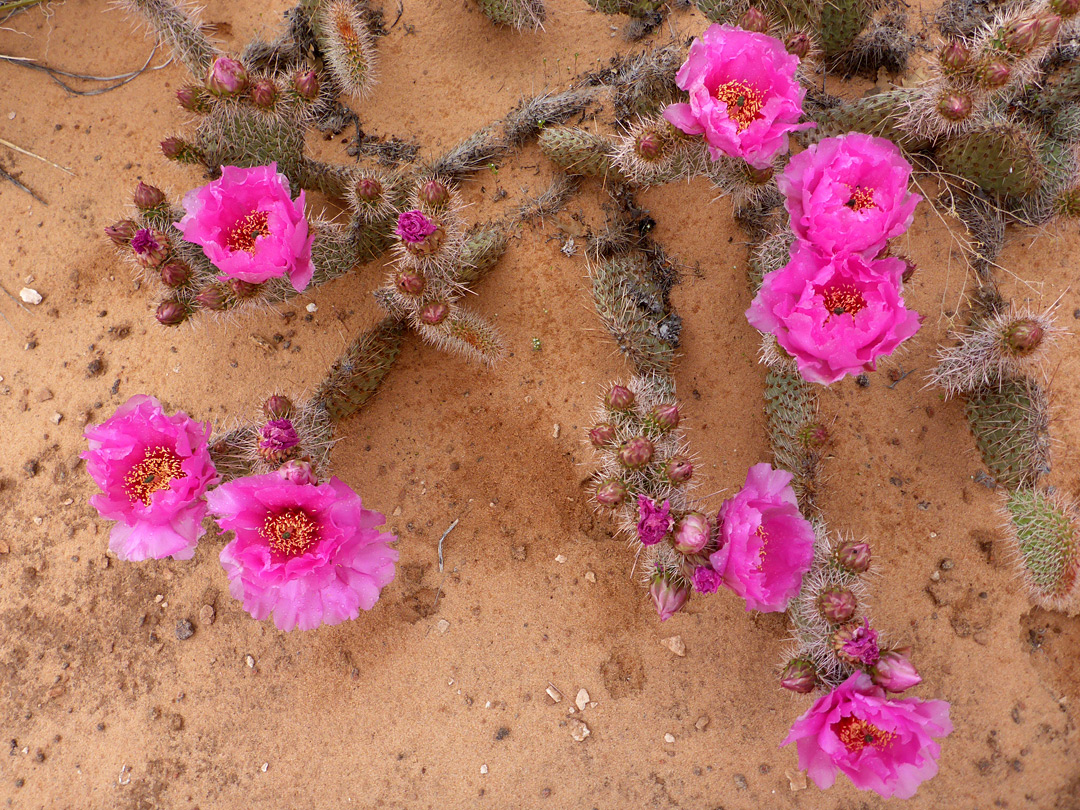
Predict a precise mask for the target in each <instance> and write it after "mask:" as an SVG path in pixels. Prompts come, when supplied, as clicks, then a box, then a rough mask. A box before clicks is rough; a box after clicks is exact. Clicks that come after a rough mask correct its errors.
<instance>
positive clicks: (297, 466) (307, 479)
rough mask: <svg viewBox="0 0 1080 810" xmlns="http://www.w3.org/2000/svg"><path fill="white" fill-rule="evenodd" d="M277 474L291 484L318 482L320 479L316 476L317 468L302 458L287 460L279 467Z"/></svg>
mask: <svg viewBox="0 0 1080 810" xmlns="http://www.w3.org/2000/svg"><path fill="white" fill-rule="evenodd" d="M277 474H278V475H280V476H281V477H282V478H284V479H285V480H286V481H288V482H289V483H291V484H301V485H303V484H317V483H319V479H318V478H316V477H315V470H313V469H312V468H311V464H310V463H309V462H307V461H303V460H301V459H292V460H291V461H286V462H285V463H284V464H282V465H281V466H280V467H278V469H277Z"/></svg>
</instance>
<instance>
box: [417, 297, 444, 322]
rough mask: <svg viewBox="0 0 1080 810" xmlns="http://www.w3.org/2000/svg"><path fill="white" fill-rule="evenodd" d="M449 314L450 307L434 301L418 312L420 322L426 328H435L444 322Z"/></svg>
mask: <svg viewBox="0 0 1080 810" xmlns="http://www.w3.org/2000/svg"><path fill="white" fill-rule="evenodd" d="M449 314H450V307H448V306H447V305H446V304H440V303H439V302H437V301H435V302H433V303H430V304H428V305H427V306H425V307H424V308H423V309H421V310H420V320H421V321H423V322H424V323H426V324H427V325H428V326H436V325H437V324H440V323H442V322H443V321H445V320H446V316H447V315H449Z"/></svg>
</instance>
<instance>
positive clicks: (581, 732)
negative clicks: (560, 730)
mask: <svg viewBox="0 0 1080 810" xmlns="http://www.w3.org/2000/svg"><path fill="white" fill-rule="evenodd" d="M591 733H592V732H591V731H589V727H588V726H587V725H585V724H584V723H583V722H582V721H581V720H571V721H570V736H571V737H573V738H574V739H575V740H576V741H577V742H584V741H585V738H586V737H588V736H589V735H590V734H591Z"/></svg>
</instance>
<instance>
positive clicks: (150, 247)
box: [131, 228, 169, 267]
mask: <svg viewBox="0 0 1080 810" xmlns="http://www.w3.org/2000/svg"><path fill="white" fill-rule="evenodd" d="M131 250H132V252H133V253H134V254H135V261H137V262H138V263H139V265H140V266H142V267H157V266H158V265H160V264H161V263H162V262H163V261H165V257H166V256H168V255H169V237H167V236H166V235H165V234H163V233H162V232H161V231H159V230H155V229H154V228H140V229H139V230H138V231H136V232H135V235H134V236H133V237H131Z"/></svg>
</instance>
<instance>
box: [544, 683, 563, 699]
mask: <svg viewBox="0 0 1080 810" xmlns="http://www.w3.org/2000/svg"><path fill="white" fill-rule="evenodd" d="M544 691H545V692H547V696H548V697H549V698H551V702H552V703H558V702H559V701H561V700H562V692H560V691H559V690H558V689H556V688H555V687H554V686H553V685H552V684H550V683H549V684H548V687H547V689H545V690H544Z"/></svg>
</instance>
